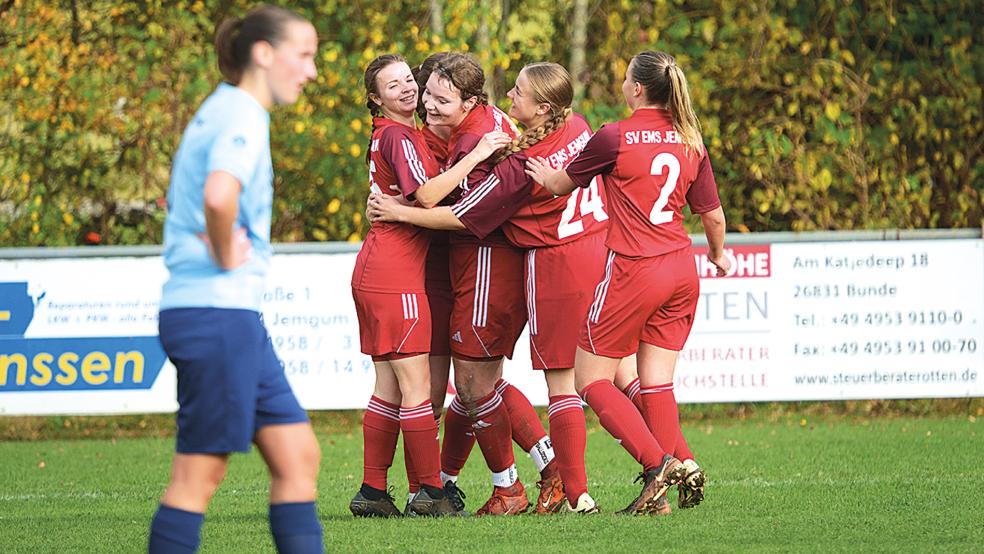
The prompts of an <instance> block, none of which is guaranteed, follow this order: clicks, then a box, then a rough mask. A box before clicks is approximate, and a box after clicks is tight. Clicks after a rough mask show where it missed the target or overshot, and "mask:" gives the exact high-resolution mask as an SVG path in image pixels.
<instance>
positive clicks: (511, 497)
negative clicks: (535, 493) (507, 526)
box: [475, 481, 530, 516]
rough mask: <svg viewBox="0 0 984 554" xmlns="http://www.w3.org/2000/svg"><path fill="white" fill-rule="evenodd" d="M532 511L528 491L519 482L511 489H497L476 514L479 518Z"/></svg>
mask: <svg viewBox="0 0 984 554" xmlns="http://www.w3.org/2000/svg"><path fill="white" fill-rule="evenodd" d="M529 509H530V501H529V500H528V499H527V498H526V489H524V488H523V484H522V483H521V482H519V481H516V482H515V483H513V485H512V486H510V487H495V488H494V490H493V491H492V497H491V498H489V500H488V502H486V503H485V505H484V506H482V507H481V508H479V509H478V511H477V512H475V515H477V516H504V515H512V514H522V513H524V512H526V511H527V510H529Z"/></svg>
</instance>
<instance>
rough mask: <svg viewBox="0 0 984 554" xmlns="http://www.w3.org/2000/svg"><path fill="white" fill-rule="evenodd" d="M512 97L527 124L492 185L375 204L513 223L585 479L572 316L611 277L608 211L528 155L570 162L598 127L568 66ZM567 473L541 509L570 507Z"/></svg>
mask: <svg viewBox="0 0 984 554" xmlns="http://www.w3.org/2000/svg"><path fill="white" fill-rule="evenodd" d="M508 96H509V98H510V99H511V100H512V106H511V107H510V110H509V115H510V116H512V117H514V118H515V119H517V120H518V121H519V122H520V123H522V124H523V126H524V127H525V129H526V130H525V131H524V133H523V135H522V136H521V137H519V138H517V139H516V140H515V141H513V143H511V144H510V145H508V146H507V147H506V148H505V149H503V151H502V152H501V153H500V154H498V155H497V156H496V161H499V162H500V163H498V164H497V165H495V167H494V168H493V169H492V172H491V173H490V174H489V175H488V176H487V179H488V181H487V182H483V181H484V179H482V178H480V179H479V180H476V179H475V178H474V177H470V178H469V181H470V190H469V192H468V193H466V194H465V195H464V197H462V198H461V200H459V201H458V202H457V203H455V204H454V205H453V206H449V207H438V208H433V209H430V210H425V209H420V208H413V207H404V206H401V205H399V204H398V203H395V202H392V201H388V200H387V199H385V198H382V197H378V196H377V197H376V198H374V199H373V200H372V201H370V207H369V215H370V217H371V218H376V219H383V220H388V219H390V218H392V219H396V220H399V221H405V222H411V223H414V224H417V225H421V226H424V227H431V228H434V227H436V228H450V229H467V230H468V231H469V232H470V233H471V234H473V235H475V236H477V237H479V238H484V237H485V236H487V235H488V234H489V233H491V232H492V231H493V230H495V229H497V228H498V227H499V226H500V225H503V224H505V225H504V227H503V230H504V232H505V234H506V235H507V237H508V238H509V240H510V242H511V243H513V244H514V245H516V246H519V247H523V248H525V249H528V251H527V254H526V264H525V270H526V271H525V281H526V287H525V293H526V306H527V308H528V314H529V322H530V343H531V344H530V352H531V356H532V358H533V360H532V361H533V366H534V368H536V369H540V370H544V377H545V379H546V381H547V385H548V392H549V395H550V398H551V409H550V410H549V411H550V414H551V439H552V442H553V445H554V449H555V450H556V452H557V460H558V461H559V462H561V463H559V464H557V465H559V466H560V473H564V472H565V471H566V472H567V474H568V477H566V478H565V481H572V482H574V483H577V482H583V481H585V478H584V464H583V457H584V452H583V444H584V418H583V412H581V409H580V408H581V403H580V399H578V397H577V395H576V392H575V388H574V372H573V366H574V352H575V349H576V346H577V333H578V324H577V316H575V317H573V318H572V317H569V316H570V315H571V314H584V313H587V309H588V304H589V303H590V300H591V294H590V293H591V291H592V290H593V288H594V285H595V283H596V282H597V279H598V278H600V276H601V271H602V269H603V260H604V257H605V252H604V244H603V238H604V236H603V231H604V224H603V222H604V221H605V220H606V219H607V215H606V214H605V212H604V209H603V206H602V202H601V195H600V191H599V190H598V188H597V186H596V185H592V187H591V188H590V189H586V190H584V191H583V194H582V192H581V191H578V192H577V193H573V194H571V195H568V196H565V197H559V198H558V197H555V196H554V195H552V194H551V193H549V192H548V191H546V190H544V189H542V188H541V187H539V186H538V185H535V184H534V183H533V182H532V180H531V179H530V178H529V176H527V175H526V174H525V172H524V160H525V159H526V157H528V156H546V157H548V158H550V159H553V160H556V163H558V164H559V165H561V166H562V165H563V164H564V163H566V162H567V161H569V160H570V159H571V158H572V157H573V155H574V154H576V151H577V150H579V149H580V147H581V146H583V144H584V143H585V142H586V141H587V139H588V137H589V136H590V134H591V130H590V127H589V126H588V125H587V122H586V121H585V120H584V119H583V118H582V117H580V116H579V115H574V114H572V112H571V103H572V100H573V86H572V82H571V78H570V75H569V74H568V73H567V71H566V70H565V69H564V68H563V67H562V66H560V65H558V64H553V63H536V64H531V65H528V66H526V67H525V68H524V69H523V70H522V71H520V73H519V75H518V76H517V79H516V83H515V86H514V87H513V88H512V89H511V90H510V91H509V94H508ZM489 184H494V186H491V187H490V186H489ZM578 208H580V209H579V210H578ZM576 212H577V213H576ZM565 316H567V317H565ZM575 412H576V413H575ZM578 437H580V439H578ZM578 446H580V448H578ZM549 467H550V464H548V465H547V468H549ZM557 473H558V472H557V468H556V467H554V471H552V472H550V471H546V472H544V475H543V476H544V479H543V480H542V481H541V482H540V483H539V485H540V491H541V492H540V498H539V499H538V501H537V506H536V510H537V511H538V512H540V513H546V512H554V511H559V510H561V509H562V508H563V504H564V502H563V501H564V497H565V494H564V486H563V485H562V484H561V479H560V477H559V475H558V474H557ZM578 476H580V478H576V477H578ZM569 488H570V491H572V494H573V496H572V497H571V498H572V502H571V503H570V504H568V507H569V508H573V507H575V506H577V504H578V499H579V498H580V496H581V494H582V493H584V492H586V485H581V486H578V485H576V484H574V485H573V486H571V487H569ZM585 502H587V503H592V504H593V501H591V500H590V497H588V498H587V499H586V500H585V501H584V502H581V503H582V504H584V503H585ZM585 509H586V508H585Z"/></svg>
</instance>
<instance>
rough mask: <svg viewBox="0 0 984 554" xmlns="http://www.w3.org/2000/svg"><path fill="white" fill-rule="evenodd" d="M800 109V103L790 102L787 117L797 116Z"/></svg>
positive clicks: (787, 107)
mask: <svg viewBox="0 0 984 554" xmlns="http://www.w3.org/2000/svg"><path fill="white" fill-rule="evenodd" d="M799 107H800V106H799V102H795V101H793V102H790V103H789V104H788V105H787V106H786V115H789V116H793V115H796V112H798V111H799Z"/></svg>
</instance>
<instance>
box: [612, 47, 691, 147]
mask: <svg viewBox="0 0 984 554" xmlns="http://www.w3.org/2000/svg"><path fill="white" fill-rule="evenodd" d="M632 61H633V63H632V64H631V66H632V74H631V75H630V77H632V79H633V80H634V81H636V82H637V83H639V84H640V85H642V87H643V88H644V89H645V91H646V101H647V102H650V103H654V104H661V105H663V106H666V109H668V110H669V111H670V115H672V116H673V129H674V130H676V132H677V134H679V135H680V141H681V142H682V143H683V145H684V147H685V148H686V150H687V153H688V154H691V153H696V154H697V155H698V156H699V155H700V154H701V151H702V150H703V146H704V142H703V139H702V138H701V136H700V121H699V120H698V119H697V115H696V114H695V113H694V110H693V107H692V106H691V103H690V89H689V88H688V87H687V77H686V76H685V75H684V74H683V70H682V69H680V68H679V67H677V64H676V60H675V59H673V56H671V55H669V54H667V53H665V52H653V51H651V50H646V51H645V52H640V53H639V54H637V55H636V56H635V57H634V58H632Z"/></svg>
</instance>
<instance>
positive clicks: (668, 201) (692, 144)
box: [528, 51, 728, 514]
mask: <svg viewBox="0 0 984 554" xmlns="http://www.w3.org/2000/svg"><path fill="white" fill-rule="evenodd" d="M622 93H623V96H624V97H625V101H626V103H627V104H628V106H629V107H630V108H631V109H632V110H633V114H632V116H631V117H629V118H628V119H626V120H623V121H620V122H618V123H615V124H611V125H606V126H605V127H603V128H602V129H601V130H599V131H598V133H597V134H595V136H594V137H592V139H591V140H590V141H589V142H588V145H587V146H586V147H585V149H584V151H582V153H581V154H580V155H579V156H578V158H577V159H576V160H574V162H572V163H571V165H570V166H568V167H567V169H566V171H554V170H553V169H552V168H550V166H549V165H548V164H547V163H546V160H543V159H538V160H531V161H530V162H529V163H528V171H529V173H530V175H532V176H533V177H534V178H536V179H537V181H538V182H540V183H542V184H543V185H544V186H545V187H546V188H547V189H549V190H551V191H553V192H554V193H555V194H556V193H562V192H564V191H565V190H571V189H572V188H573V187H574V186H585V185H586V184H587V183H588V182H589V181H588V180H589V179H590V178H591V177H592V176H594V175H596V174H599V173H600V174H603V175H604V178H605V183H606V188H607V191H608V196H609V208H610V210H609V213H610V215H611V222H610V226H609V232H608V238H607V241H606V244H607V246H608V248H609V254H608V259H607V264H606V269H605V276H604V278H603V279H602V280H601V282H600V283H599V284H598V287H597V288H596V292H595V298H594V302H593V303H592V305H591V308H590V310H589V312H588V316H587V320H586V321H585V324H584V326H583V327H582V329H581V335H580V339H579V344H578V350H577V357H576V361H575V378H576V384H577V389H578V391H579V392H580V394H581V395H582V397H583V398H584V399H585V400H586V401H587V402H588V404H589V405H591V407H592V409H594V411H595V412H596V413H598V416H599V419H600V420H601V422H602V425H603V426H604V427H605V428H606V429H608V431H609V432H611V433H612V434H613V435H614V436H615V437H616V438H618V439H619V440H621V443H622V446H623V447H625V448H626V450H628V451H629V453H630V454H632V455H633V457H635V459H636V460H637V461H638V462H639V463H640V464H641V465H642V469H643V472H644V476H645V483H644V486H643V490H642V492H641V493H640V494H639V496H638V497H637V498H636V499H635V500H634V501H633V502H632V503H631V504H630V505H629V506H628V507H627V508H626V509H625V510H624V511H626V512H629V513H636V514H647V513H648V514H665V513H668V512H669V510H670V508H669V504H668V502H667V501H666V498H665V492H666V489H667V488H668V487H669V486H671V485H673V484H676V483H679V482H680V481H682V480H683V479H684V478H685V477H686V475H687V470H686V469H685V467H684V466H683V465H682V464H681V463H680V461H679V460H677V459H676V458H674V457H673V456H671V455H670V454H668V453H667V451H669V452H672V451H673V448H672V443H673V442H674V441H675V440H676V437H677V436H678V435H679V422H678V419H677V408H676V402H675V400H673V399H672V395H668V396H667V395H658V394H645V393H647V392H651V393H657V392H665V391H667V390H670V391H671V390H672V384H673V382H672V377H673V370H674V368H675V365H676V359H677V355H678V353H679V351H680V350H681V349H682V348H683V345H684V343H685V341H686V339H687V336H688V335H689V333H690V328H691V326H692V324H693V318H694V312H695V309H696V304H697V298H698V291H699V282H698V279H697V275H696V271H695V269H694V266H693V259H692V257H691V254H690V248H689V247H690V240H689V237H688V236H687V234H686V230H685V229H684V228H683V224H682V219H683V213H682V212H683V207H684V204H687V203H689V204H690V206H691V209H692V210H693V211H694V212H695V213H699V214H704V216H703V217H702V219H703V220H704V221H705V223H710V224H709V225H708V227H706V228H705V233H706V234H707V238H708V243H709V244H710V250H711V256H710V257H711V261H712V262H713V263H715V265H717V266H718V269H719V273H723V272H726V271H727V269H728V261H727V260H726V259H725V258H724V256H723V242H724V219H723V211H722V210H721V206H720V201H719V200H718V197H717V187H716V184H715V183H714V179H713V172H712V170H711V167H710V161H709V159H708V158H707V153H706V150H705V149H704V147H703V144H702V143H701V139H700V130H699V123H698V122H697V118H696V116H695V115H694V113H693V110H692V108H691V106H690V98H689V92H688V90H687V85H686V79H685V77H684V75H683V71H682V70H681V69H680V68H679V67H677V65H676V63H675V61H674V59H673V57H672V56H669V55H668V54H665V53H661V52H648V51H647V52H642V53H640V54H639V55H637V56H636V57H634V58H633V59H632V61H631V62H630V64H629V67H628V70H627V71H626V77H625V81H624V83H623V84H622ZM636 352H638V369H639V376H640V379H641V384H642V390H643V393H644V394H643V403H644V412H645V414H646V416H647V417H646V419H650V418H652V419H653V423H654V425H652V427H653V428H654V432H652V433H651V432H649V429H648V427H647V422H646V419H644V418H643V416H642V415H641V414H640V413H639V411H638V410H636V409H635V408H634V407H633V405H632V403H631V401H629V400H628V398H626V396H624V395H623V394H622V393H621V392H620V391H619V390H618V389H617V388H616V387H615V385H614V384H613V382H612V381H613V379H614V377H615V375H616V369H617V366H618V364H619V360H620V359H621V358H624V357H626V356H630V355H632V354H634V353H636ZM647 389H648V390H647ZM674 422H676V423H675V425H674ZM664 444H665V445H670V447H669V448H665V447H664V446H663V445H664Z"/></svg>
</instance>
